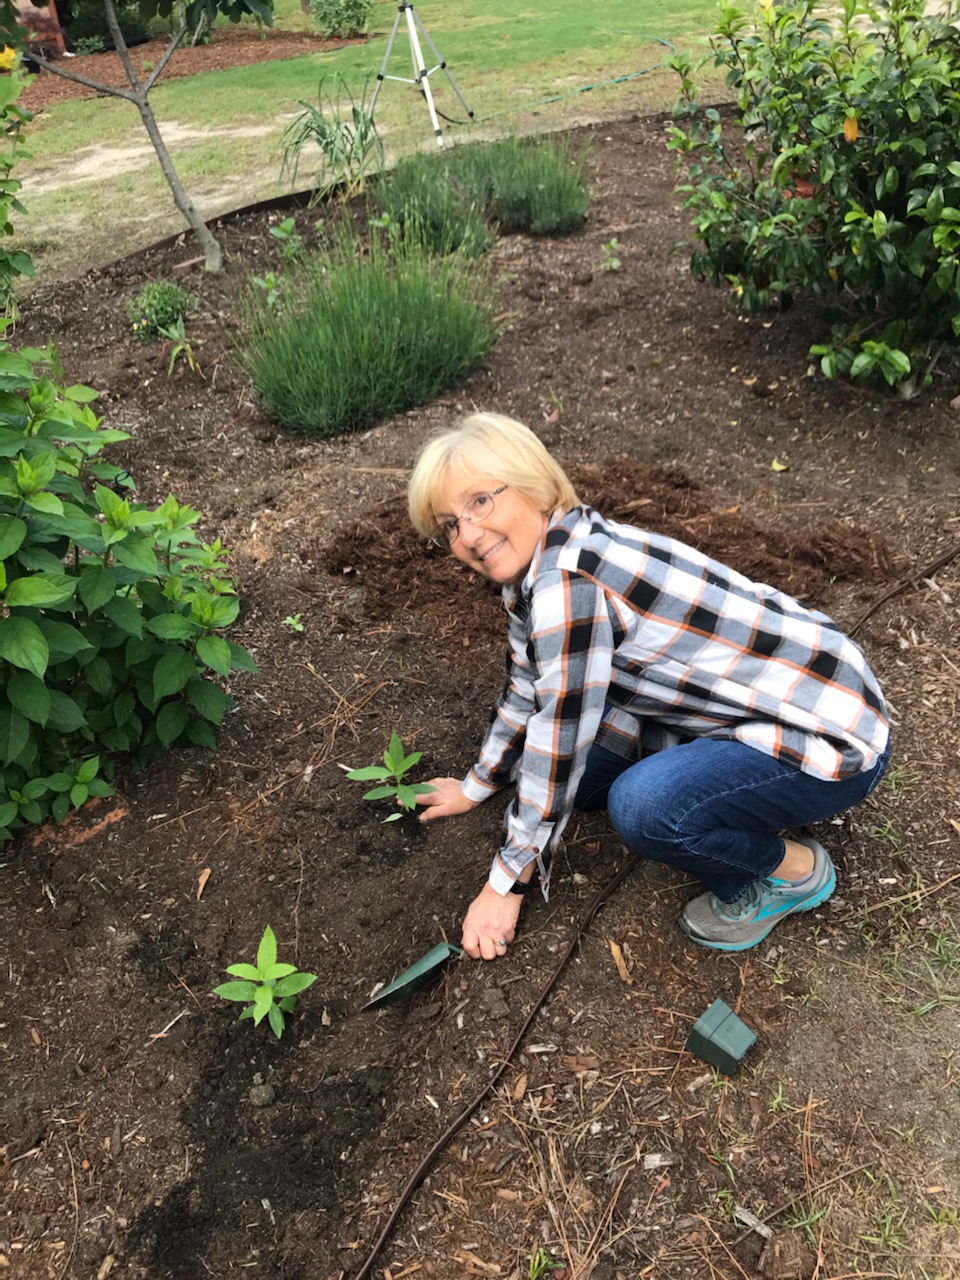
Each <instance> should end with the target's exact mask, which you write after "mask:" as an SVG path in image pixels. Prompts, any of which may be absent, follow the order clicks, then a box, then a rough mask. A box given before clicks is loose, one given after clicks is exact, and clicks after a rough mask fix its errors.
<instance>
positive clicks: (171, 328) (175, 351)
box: [159, 316, 203, 378]
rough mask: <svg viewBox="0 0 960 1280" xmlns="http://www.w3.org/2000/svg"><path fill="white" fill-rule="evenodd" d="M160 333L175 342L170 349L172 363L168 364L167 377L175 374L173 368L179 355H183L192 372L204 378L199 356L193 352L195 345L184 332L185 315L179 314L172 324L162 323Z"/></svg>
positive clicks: (162, 336)
mask: <svg viewBox="0 0 960 1280" xmlns="http://www.w3.org/2000/svg"><path fill="white" fill-rule="evenodd" d="M159 334H160V337H161V338H168V339H169V340H170V341H171V342H172V343H173V347H172V348H171V351H170V364H169V365H168V366H167V377H168V378H170V377H172V376H173V369H174V365H175V364H176V363H177V358H178V357H179V356H183V358H184V360H186V362H187V365H188V366H189V368H190V372H191V373H196V374H199V375H200V377H201V378H202V377H203V370H202V369H201V368H200V365H199V364H198V362H197V357H196V356H195V355H194V354H193V347H192V346H191V345H190V343H189V342H188V341H187V337H186V334H185V332H184V328H183V316H177V318H176V320H174V321H173V323H172V324H168V325H162V326H161V327H160V330H159Z"/></svg>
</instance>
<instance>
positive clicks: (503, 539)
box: [480, 538, 507, 564]
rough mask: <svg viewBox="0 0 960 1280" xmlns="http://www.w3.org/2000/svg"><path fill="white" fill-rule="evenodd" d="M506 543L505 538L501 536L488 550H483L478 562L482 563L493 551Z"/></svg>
mask: <svg viewBox="0 0 960 1280" xmlns="http://www.w3.org/2000/svg"><path fill="white" fill-rule="evenodd" d="M506 543H507V540H506V538H501V539H500V541H499V542H498V543H497V544H496V546H493V547H491V548H490V550H489V551H485V552H484V553H483V555H482V556H481V557H480V563H481V564H483V563H484V562H485V561H486V560H487V559H488V558H489V557H490V556H492V555H493V554H494V553H495V552H497V551H499V550H500V548H501V547H503V546H506Z"/></svg>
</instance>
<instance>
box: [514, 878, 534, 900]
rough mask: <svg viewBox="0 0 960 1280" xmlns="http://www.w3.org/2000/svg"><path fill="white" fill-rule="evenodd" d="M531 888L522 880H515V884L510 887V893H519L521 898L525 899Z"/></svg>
mask: <svg viewBox="0 0 960 1280" xmlns="http://www.w3.org/2000/svg"><path fill="white" fill-rule="evenodd" d="M529 888H530V886H529V885H528V884H524V883H523V881H522V880H514V882H513V884H512V885H511V886H510V892H511V893H519V894H520V896H521V897H523V895H524V894H525V893H526V892H527V890H528V889H529Z"/></svg>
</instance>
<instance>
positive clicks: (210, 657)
mask: <svg viewBox="0 0 960 1280" xmlns="http://www.w3.org/2000/svg"><path fill="white" fill-rule="evenodd" d="M197 657H198V658H199V659H200V661H201V662H202V663H203V664H204V665H205V666H207V667H209V668H210V669H211V670H212V671H216V672H217V674H218V675H221V676H227V675H229V674H230V646H229V645H228V644H227V642H226V640H222V639H221V638H220V636H201V638H200V639H199V640H198V641H197Z"/></svg>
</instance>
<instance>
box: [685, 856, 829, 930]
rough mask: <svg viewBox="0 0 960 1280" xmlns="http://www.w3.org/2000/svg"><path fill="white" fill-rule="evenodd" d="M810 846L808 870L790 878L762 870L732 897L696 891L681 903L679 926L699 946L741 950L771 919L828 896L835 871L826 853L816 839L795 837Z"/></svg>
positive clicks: (809, 906)
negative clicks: (801, 876)
mask: <svg viewBox="0 0 960 1280" xmlns="http://www.w3.org/2000/svg"><path fill="white" fill-rule="evenodd" d="M797 843H798V844H805V845H806V846H807V848H808V849H810V850H811V851H812V852H813V870H812V871H811V872H810V874H809V875H808V876H807V878H806V879H805V880H801V881H799V882H796V883H795V882H793V881H790V880H777V879H775V878H774V877H773V876H766V877H765V878H764V879H762V880H755V881H754V882H753V884H752V885H750V887H749V888H748V889H747V890H746V892H745V893H742V894H741V895H740V897H739V898H738V899H737V900H736V902H721V901H720V899H719V898H717V897H715V896H714V894H712V893H702V894H701V895H700V896H699V897H698V898H693V899H692V900H691V901H690V902H688V903H687V905H686V906H685V907H684V909H683V912H682V914H681V916H680V928H681V929H682V930H683V931H684V933H686V934H689V935H690V937H691V938H692V939H693V940H694V942H699V943H700V945H701V946H702V947H713V948H714V950H716V951H746V950H747V949H748V948H749V947H755V946H756V945H757V943H758V942H762V941H763V939H764V938H765V937H766V936H767V934H768V933H769V932H770V930H771V929H772V928H773V927H774V925H776V924H779V923H780V921H781V920H782V919H783V918H784V917H785V916H789V915H792V914H793V912H794V911H810V910H812V908H813V907H819V906H820V904H821V903H822V902H826V900H827V899H828V898H829V897H830V895H831V893H833V891H834V889H835V888H836V884H837V873H836V870H835V869H834V865H833V863H832V862H831V861H830V855H829V854H828V853H827V851H826V849H824V848H823V846H822V845H820V844H818V843H817V842H816V840H798V841H797Z"/></svg>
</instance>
